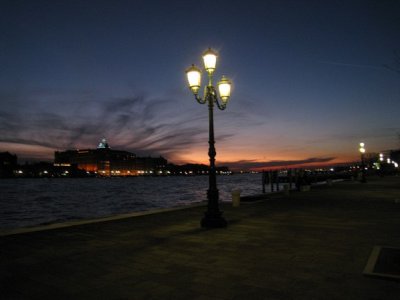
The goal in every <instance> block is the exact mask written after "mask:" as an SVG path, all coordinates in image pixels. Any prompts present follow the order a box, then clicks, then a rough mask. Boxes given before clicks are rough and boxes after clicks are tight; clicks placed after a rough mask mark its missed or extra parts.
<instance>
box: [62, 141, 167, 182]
mask: <svg viewBox="0 0 400 300" xmlns="http://www.w3.org/2000/svg"><path fill="white" fill-rule="evenodd" d="M54 165H55V166H72V165H75V166H77V167H78V168H79V169H82V170H85V171H86V172H88V173H92V174H97V175H98V176H137V175H164V174H166V171H165V167H166V165H167V160H166V159H165V158H163V157H161V156H160V157H159V158H153V157H136V155H135V154H133V153H131V152H128V151H121V150H113V149H110V147H109V146H108V144H107V141H106V140H105V139H103V140H102V141H101V142H100V144H99V145H98V147H97V149H83V150H67V151H62V152H61V151H56V152H55V154H54Z"/></svg>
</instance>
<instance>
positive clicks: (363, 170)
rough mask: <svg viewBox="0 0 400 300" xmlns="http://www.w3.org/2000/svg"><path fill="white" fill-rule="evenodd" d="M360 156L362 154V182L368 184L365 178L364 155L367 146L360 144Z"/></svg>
mask: <svg viewBox="0 0 400 300" xmlns="http://www.w3.org/2000/svg"><path fill="white" fill-rule="evenodd" d="M359 151H360V154H361V182H362V183H366V182H367V180H366V178H365V162H364V153H365V144H364V143H360V149H359Z"/></svg>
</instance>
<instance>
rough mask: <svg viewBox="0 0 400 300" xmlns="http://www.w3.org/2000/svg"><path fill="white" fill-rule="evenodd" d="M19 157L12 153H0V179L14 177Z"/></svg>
mask: <svg viewBox="0 0 400 300" xmlns="http://www.w3.org/2000/svg"><path fill="white" fill-rule="evenodd" d="M17 160H18V159H17V156H16V155H15V154H11V153H10V152H0V178H1V177H12V176H13V172H14V170H15V168H16V167H17Z"/></svg>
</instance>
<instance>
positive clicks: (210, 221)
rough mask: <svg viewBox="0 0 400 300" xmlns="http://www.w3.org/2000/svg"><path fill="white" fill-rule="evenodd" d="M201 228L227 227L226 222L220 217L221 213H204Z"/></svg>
mask: <svg viewBox="0 0 400 300" xmlns="http://www.w3.org/2000/svg"><path fill="white" fill-rule="evenodd" d="M200 224H201V227H202V228H223V227H226V226H227V225H228V223H227V222H226V220H225V219H224V218H223V217H222V213H213V214H211V213H209V212H205V213H204V217H203V219H201V223H200Z"/></svg>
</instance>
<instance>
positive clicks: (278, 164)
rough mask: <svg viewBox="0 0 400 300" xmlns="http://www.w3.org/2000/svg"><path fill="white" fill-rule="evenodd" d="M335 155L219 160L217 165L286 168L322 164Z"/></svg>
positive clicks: (235, 167)
mask: <svg viewBox="0 0 400 300" xmlns="http://www.w3.org/2000/svg"><path fill="white" fill-rule="evenodd" d="M334 159H335V157H324V158H321V157H320V158H318V157H312V158H306V159H301V160H273V161H261V162H260V161H254V160H240V161H234V162H220V163H219V165H221V166H222V165H223V166H227V167H229V168H231V169H233V170H255V169H262V168H265V169H268V168H287V167H294V166H306V165H310V164H319V163H320V164H324V163H328V162H331V161H333V160H334Z"/></svg>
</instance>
